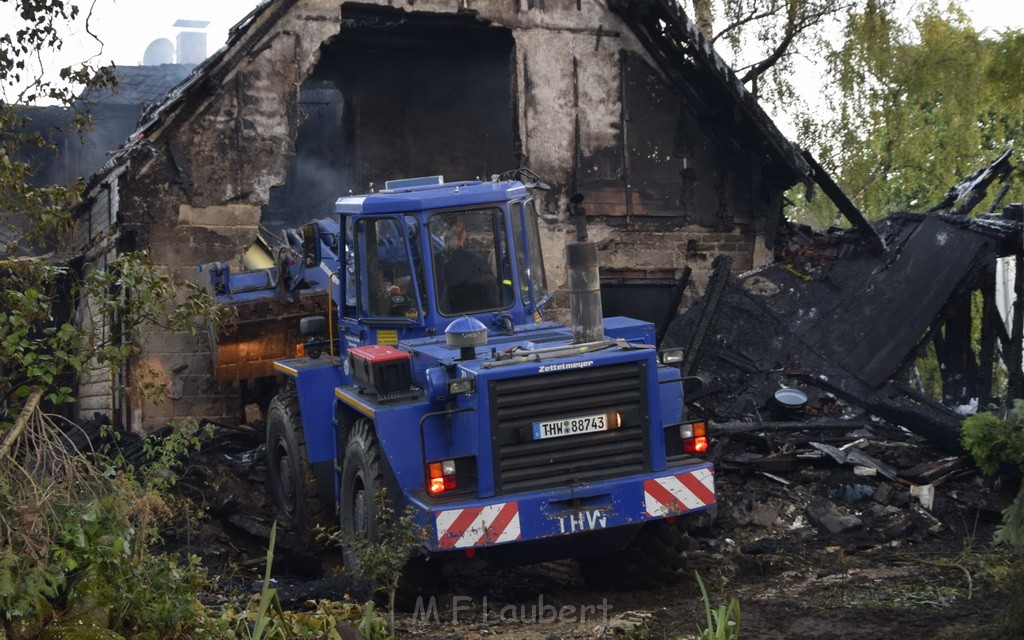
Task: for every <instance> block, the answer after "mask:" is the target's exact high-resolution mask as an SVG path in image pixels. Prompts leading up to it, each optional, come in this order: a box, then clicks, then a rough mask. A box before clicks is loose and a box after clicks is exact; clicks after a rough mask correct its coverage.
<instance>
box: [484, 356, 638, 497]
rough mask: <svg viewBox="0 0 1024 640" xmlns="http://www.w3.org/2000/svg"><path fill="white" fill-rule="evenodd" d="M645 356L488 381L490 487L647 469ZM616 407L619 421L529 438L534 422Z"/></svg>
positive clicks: (534, 485)
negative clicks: (495, 473) (582, 431)
mask: <svg viewBox="0 0 1024 640" xmlns="http://www.w3.org/2000/svg"><path fill="white" fill-rule="evenodd" d="M645 371H646V367H645V363H644V362H630V363H625V364H618V365H611V366H606V367H592V368H587V369H575V370H572V371H561V372H558V373H551V374H546V375H538V376H530V377H525V378H511V379H506V380H495V381H493V382H491V387H490V389H491V394H490V396H491V415H492V417H493V424H494V432H493V440H494V450H495V469H497V470H498V477H497V478H495V487H496V489H497V490H498V491H499V493H502V494H507V493H513V492H518V491H532V490H536V489H547V488H551V487H561V486H567V485H572V484H578V483H581V482H591V481H595V480H604V479H608V478H613V477H617V476H623V475H633V474H638V473H642V472H644V471H646V470H648V465H647V463H646V460H647V459H648V456H647V442H646V437H647V435H646V434H647V429H645V428H644V425H645V424H647V422H648V417H647V398H646V394H645V392H644V390H645V384H644V375H645ZM612 411H614V412H618V413H619V415H621V416H622V427H621V428H619V429H613V430H609V431H603V432H598V433H587V434H579V435H572V436H563V437H560V438H549V439H545V440H536V441H535V440H533V423H535V422H541V421H545V420H556V419H559V418H572V417H576V416H585V415H591V414H598V413H605V412H612Z"/></svg>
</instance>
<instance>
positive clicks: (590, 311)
mask: <svg viewBox="0 0 1024 640" xmlns="http://www.w3.org/2000/svg"><path fill="white" fill-rule="evenodd" d="M581 202H583V195H582V194H579V193H577V194H576V195H574V196H572V198H570V199H569V218H570V219H571V220H572V221H573V224H574V225H575V227H576V240H575V241H574V242H567V243H566V244H565V266H566V270H567V271H568V273H569V309H570V312H571V314H572V341H573V344H580V343H583V342H597V341H599V340H603V339H604V318H603V317H602V316H601V276H600V273H599V272H598V268H597V245H596V244H594V243H593V242H590V240H589V238H588V236H587V217H586V210H585V209H584V208H583V207H582V206H580V203H581Z"/></svg>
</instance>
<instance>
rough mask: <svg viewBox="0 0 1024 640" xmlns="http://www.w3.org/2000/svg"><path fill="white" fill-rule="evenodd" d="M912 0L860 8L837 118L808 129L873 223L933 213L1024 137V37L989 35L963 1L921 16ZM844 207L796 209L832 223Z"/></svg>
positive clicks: (840, 60)
mask: <svg viewBox="0 0 1024 640" xmlns="http://www.w3.org/2000/svg"><path fill="white" fill-rule="evenodd" d="M901 7H902V5H901V6H897V4H896V3H895V2H894V1H893V0H878V1H875V0H872V1H869V2H867V3H866V4H865V5H864V6H863V8H861V9H860V10H858V11H854V12H851V13H849V14H848V16H847V21H846V26H845V30H844V32H843V38H841V39H840V40H839V42H840V43H841V44H839V45H838V46H836V47H835V48H834V49H833V50H832V51H831V53H830V54H829V55H828V56H827V62H828V71H827V73H828V80H830V82H827V83H826V84H825V85H824V86H823V95H824V97H825V99H826V101H827V109H828V111H829V112H830V116H829V117H828V118H826V119H824V120H823V119H821V118H820V116H818V115H817V114H816V113H813V112H810V111H808V112H807V113H805V114H804V115H803V116H802V117H801V123H800V127H799V131H800V133H799V142H800V143H801V145H802V146H805V147H808V148H810V149H812V150H813V151H814V152H815V153H816V155H818V157H819V159H820V160H821V161H822V163H823V164H824V165H825V166H826V167H827V168H829V169H830V170H831V171H832V172H833V173H834V174H836V175H837V177H838V181H839V182H840V185H841V186H842V187H843V188H844V190H845V191H846V192H847V194H849V195H850V196H851V198H852V199H853V201H854V202H855V203H856V204H857V205H858V206H859V207H860V208H861V209H862V210H863V211H864V212H865V215H866V216H868V217H869V218H871V219H878V218H881V217H884V216H886V215H888V214H890V213H892V212H894V211H908V210H909V211H923V210H926V209H927V208H929V207H931V206H932V205H934V204H935V203H937V202H938V201H939V200H941V199H942V196H943V195H945V192H946V190H947V189H948V188H949V187H950V186H951V185H953V184H955V183H956V182H958V181H959V180H960V179H961V178H962V177H964V176H966V175H967V174H969V173H971V172H972V171H974V170H975V169H977V168H979V167H981V166H984V165H986V164H988V163H989V162H991V161H992V160H993V159H995V157H996V156H998V155H999V154H1000V153H1002V151H1003V150H1004V149H1005V148H1006V147H1008V146H1011V145H1012V144H1013V142H1014V141H1016V140H1020V139H1021V136H1022V134H1024V101H1022V100H1020V99H1019V96H1020V94H1021V88H1020V87H1021V85H1020V77H1019V76H1020V73H1021V72H1020V69H1021V67H1022V65H1024V43H1022V40H1024V36H1022V34H1021V33H1019V32H1013V31H1006V32H1003V33H1001V34H998V35H997V36H994V37H990V36H983V35H982V34H981V33H979V32H978V31H977V30H976V29H975V28H974V27H973V26H972V25H971V23H970V21H969V19H968V18H967V17H966V15H965V14H964V13H963V12H962V11H961V10H960V9H959V8H957V6H956V4H955V3H951V4H949V5H942V6H940V5H938V4H935V3H931V4H923V5H921V6H920V7H919V8H917V10H916V11H917V12H916V14H914V15H913V16H912V19H911V20H909V21H908V20H907V19H906V18H905V17H904V13H902V12H903V11H905V10H904V9H903V8H901ZM993 195H994V194H991V193H990V194H989V200H988V201H987V202H986V203H982V205H981V206H982V207H984V206H986V204H987V203H990V202H991V199H992V197H993ZM1022 195H1024V193H1022V192H1021V191H1020V190H1019V188H1018V189H1017V190H1015V191H1011V194H1010V196H1009V198H1008V199H1007V200H1006V201H1008V202H1009V201H1019V200H1020V198H1021V196H1022ZM979 210H980V209H979ZM834 212H835V209H834V207H833V206H832V205H831V204H830V203H828V202H826V200H825V199H824V198H819V199H818V200H817V201H816V202H814V203H810V204H801V205H800V206H799V207H798V208H797V210H796V212H795V214H796V216H797V217H798V218H799V219H800V220H801V221H804V222H809V223H815V222H816V223H817V224H818V225H819V226H820V225H827V224H829V223H831V222H832V221H833V218H834Z"/></svg>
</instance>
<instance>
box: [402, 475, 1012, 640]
mask: <svg viewBox="0 0 1024 640" xmlns="http://www.w3.org/2000/svg"><path fill="white" fill-rule="evenodd" d="M721 484H722V487H721V490H722V500H723V502H724V501H726V500H728V499H729V498H730V496H731V495H732V496H735V492H739V491H741V487H740V486H739V485H738V483H736V482H734V481H730V480H726V481H725V482H723V483H721ZM732 513H733V511H732V510H730V509H724V510H723V514H722V522H720V523H719V526H718V527H717V528H716V529H715V532H714V533H715V535H714V536H713V537H705V538H701V537H696V538H695V543H696V547H697V548H696V549H695V550H694V551H692V552H691V553H690V564H691V565H692V567H693V569H694V570H696V571H699V572H700V574H701V576H702V577H703V579H704V581H705V583H706V584H707V588H708V591H709V596H710V600H711V604H712V606H713V607H715V608H717V607H718V606H719V605H721V604H726V603H727V602H728V600H729V599H730V598H737V599H738V600H739V602H740V610H741V625H740V637H741V638H756V639H764V640H775V639H796V638H800V639H814V640H826V639H833V638H834V639H840V638H843V639H845V638H858V639H862V640H868V639H873V638H885V639H890V638H898V639H901V640H911V639H916V638H929V639H935V640H941V639H956V638H979V637H985V634H986V629H987V628H988V627H989V626H990V625H991V623H992V622H993V620H994V619H995V618H996V617H997V616H998V615H999V614H998V611H999V609H1000V607H1001V606H1002V604H1003V596H1002V595H1001V594H999V593H997V592H996V591H995V587H994V583H993V579H994V575H996V574H998V572H999V571H1000V568H1001V567H1003V566H1004V559H1003V558H1001V557H1000V556H999V555H998V554H994V553H992V552H991V551H990V550H989V548H988V547H989V545H988V540H990V537H991V532H992V527H991V525H990V524H987V523H977V526H975V523H966V522H965V523H962V526H961V527H944V529H945V530H940V531H936V532H925V533H923V535H921V536H910V537H908V538H905V539H903V540H900V541H896V542H891V543H887V544H884V545H877V546H872V547H869V548H864V549H857V548H851V547H856V546H864V545H863V544H862V543H859V542H858V543H855V544H853V545H851V544H848V543H849V540H833V539H830V537H829V536H826V535H822V534H820V533H818V532H817V531H813V530H809V529H808V530H805V531H803V532H797V533H796V534H795V535H791V536H784V537H776V538H765V537H764V534H765V533H766V532H767V530H766V528H764V527H761V526H759V525H758V524H756V523H747V524H737V523H736V521H735V518H733V516H732V515H731V514H732ZM967 525H970V531H967V529H966V526H967ZM727 531H728V533H729V534H730V535H724V532H727ZM964 533H967V537H964V536H963V534H964ZM972 535H973V536H974V538H973V539H972V538H971V536H972ZM958 538H959V539H958ZM764 540H768V542H767V543H765V542H763V541H764ZM485 598H486V600H485ZM437 605H438V606H437V615H436V617H435V616H433V615H430V614H431V611H430V610H429V608H428V607H427V606H426V605H425V606H424V607H423V609H422V610H421V611H420V612H418V613H415V614H413V615H405V616H403V617H401V618H400V621H399V624H398V627H399V629H398V631H399V636H400V637H408V638H451V639H455V638H484V637H489V636H503V637H506V638H517V639H518V638H523V639H530V640H555V639H560V638H565V639H569V638H573V639H577V638H578V639H584V638H607V637H624V638H638V639H642V638H674V639H677V638H696V637H697V633H698V631H697V626H698V625H701V626H702V627H703V626H706V624H705V616H706V614H705V611H704V605H703V601H702V599H701V595H700V591H699V587H698V586H697V582H696V579H695V578H693V577H687V578H685V579H684V580H683V581H682V582H681V583H680V584H679V585H677V586H675V587H671V588H663V589H658V590H653V591H643V592H630V593H626V592H606V591H594V590H589V589H587V588H586V587H585V586H584V585H583V582H582V580H581V578H580V577H579V574H578V571H577V569H576V567H575V565H574V564H573V563H572V562H569V561H567V562H562V563H551V564H546V565H539V566H535V567H525V568H520V569H516V570H505V571H492V570H487V569H481V568H479V567H475V566H473V565H472V564H469V565H466V566H464V567H460V568H459V569H458V570H457V571H456V572H455V575H454V576H452V580H451V585H450V589H449V593H448V594H447V595H446V596H445V597H444V598H441V599H439V600H438V602H437ZM588 605H589V606H590V607H592V608H590V609H588V608H586V607H588ZM556 612H557V613H556ZM559 614H564V615H562V620H564V621H562V620H559V619H558V617H559ZM581 615H586V620H585V621H580V620H579V618H580V616H581Z"/></svg>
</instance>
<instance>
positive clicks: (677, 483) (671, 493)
mask: <svg viewBox="0 0 1024 640" xmlns="http://www.w3.org/2000/svg"><path fill="white" fill-rule="evenodd" d="M715 502H716V500H715V474H714V473H712V472H711V469H707V468H704V469H697V470H696V471H690V472H687V473H680V474H679V475H675V476H666V477H664V478H654V479H653V480H645V481H644V506H645V507H646V509H647V515H649V516H651V517H652V518H661V517H665V516H672V515H678V514H680V513H683V512H685V511H689V510H691V509H696V508H698V507H706V506H709V505H712V504H715Z"/></svg>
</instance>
